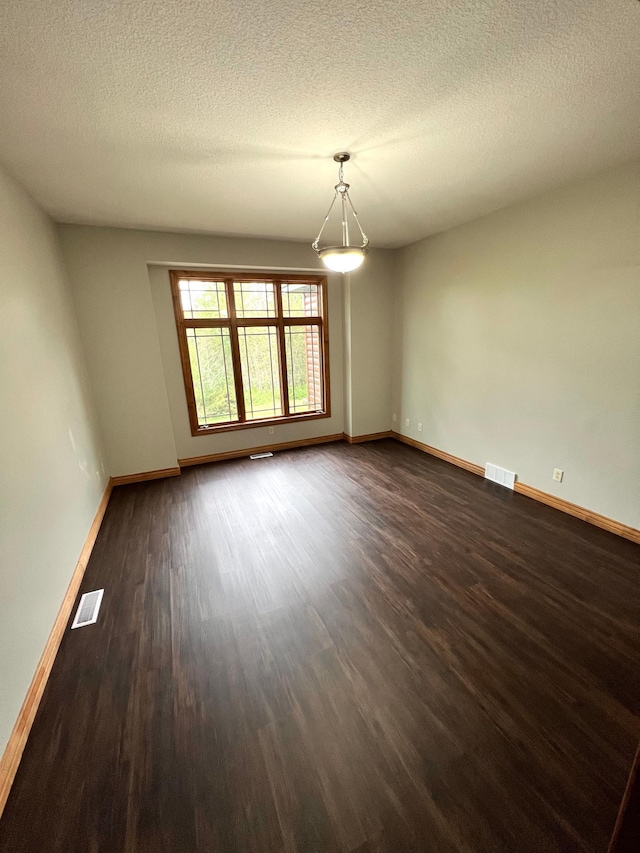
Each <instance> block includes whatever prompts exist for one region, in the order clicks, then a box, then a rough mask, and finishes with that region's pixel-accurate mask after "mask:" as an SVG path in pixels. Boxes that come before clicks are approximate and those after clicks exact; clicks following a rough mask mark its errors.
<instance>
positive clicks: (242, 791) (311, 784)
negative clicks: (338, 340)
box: [0, 440, 640, 853]
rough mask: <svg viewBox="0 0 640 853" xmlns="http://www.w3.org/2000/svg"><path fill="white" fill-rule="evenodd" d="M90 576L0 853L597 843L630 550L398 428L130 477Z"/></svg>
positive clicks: (628, 733) (621, 754) (624, 757)
mask: <svg viewBox="0 0 640 853" xmlns="http://www.w3.org/2000/svg"><path fill="white" fill-rule="evenodd" d="M102 587H104V588H105V596H104V599H103V604H102V609H101V612H100V617H99V620H98V622H97V623H96V624H95V625H92V626H89V627H88V628H83V629H80V630H78V631H73V632H70V631H67V632H66V634H65V636H64V637H63V640H62V644H61V646H60V651H59V654H58V657H57V659H56V662H55V665H54V667H53V671H52V674H51V678H50V680H49V683H48V685H47V687H46V690H45V693H44V696H43V699H42V703H41V705H40V709H39V711H38V715H37V717H36V720H35V723H34V726H33V729H32V733H31V736H30V738H29V741H28V743H27V747H26V749H25V753H24V757H23V760H22V763H21V766H20V769H19V771H18V774H17V777H16V781H15V784H14V787H13V789H12V791H11V794H10V797H9V800H8V803H7V806H6V809H5V814H4V817H3V818H2V820H1V821H0V851H2V853H9V851H10V853H33V851H36V850H37V851H43V853H63V851H64V853H76V851H77V853H87V851H90V853H113V851H124V853H134V851H135V853H151V851H154V853H155V851H160V850H161V851H163V853H189V851H210V850H211V851H213V850H215V851H217V853H218V851H219V853H227V852H228V853H244V851H255V853H258V851H259V852H260V853H285V851H286V852H287V853H289V851H291V853H294V851H305V853H308V852H309V851H323V853H324V852H325V851H344V853H383V852H386V853H391V852H392V851H393V853H398V852H399V851H414V850H416V851H417V850H424V851H434V853H435V851H437V853H443V851H445V853H446V852H447V851H450V853H460V851H466V852H467V853H478V852H479V851H489V850H490V851H492V853H513V851H516V850H517V851H519V853H541V851H553V853H566V851H582V853H604V851H605V850H606V849H607V843H608V839H609V837H610V835H611V832H612V829H613V826H614V822H615V818H616V814H617V810H618V805H619V802H620V799H621V797H622V794H623V791H624V787H625V782H626V778H627V774H628V771H629V767H630V765H631V762H632V759H633V755H634V752H635V746H636V743H637V741H638V739H639V738H640V547H639V546H637V545H634V544H633V543H631V542H627V541H625V540H622V539H618V538H616V537H614V536H612V535H611V534H608V533H606V532H604V531H601V530H598V529H596V528H593V527H591V526H589V525H587V524H585V523H583V522H581V521H579V520H577V519H574V518H571V517H569V516H566V515H563V514H562V513H559V512H557V511H555V510H553V509H551V508H549V507H546V506H544V505H541V504H538V503H536V502H534V501H531V500H529V499H528V498H526V497H524V496H521V495H517V494H513V493H512V492H509V491H508V490H504V489H501V488H500V487H498V486H496V485H495V484H492V483H488V482H485V481H483V480H481V479H480V478H478V477H476V476H474V475H472V474H468V473H467V472H465V471H462V470H460V469H457V468H454V467H452V466H451V465H448V464H447V463H445V462H442V461H440V460H438V459H435V458H431V457H428V456H425V455H424V454H421V453H420V452H418V451H416V450H413V449H412V448H409V447H406V446H404V445H400V444H397V443H395V442H393V441H391V440H383V441H378V442H373V443H371V444H360V445H352V446H348V445H340V444H334V445H327V446H318V447H314V448H308V449H300V450H291V451H286V452H282V453H278V454H276V455H275V456H274V457H272V458H269V459H264V460H260V461H251V460H248V459H247V460H236V461H229V462H224V463H217V464H213V465H202V466H194V467H192V468H189V469H187V470H185V472H184V473H183V475H182V476H181V477H179V478H172V479H167V480H156V481H150V482H147V483H140V484H135V485H127V486H119V487H117V488H116V489H114V492H113V496H112V499H111V502H110V505H109V507H108V510H107V513H106V516H105V519H104V523H103V526H102V529H101V531H100V534H99V536H98V539H97V542H96V545H95V548H94V552H93V555H92V558H91V561H90V563H89V566H88V568H87V571H86V574H85V578H84V581H83V586H82V590H81V592H85V591H88V590H90V589H95V588H102ZM639 849H640V846H639Z"/></svg>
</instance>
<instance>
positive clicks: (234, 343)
mask: <svg viewBox="0 0 640 853" xmlns="http://www.w3.org/2000/svg"><path fill="white" fill-rule="evenodd" d="M224 284H225V287H226V289H227V305H228V306H229V326H230V333H231V334H230V337H231V361H232V363H233V381H234V385H235V389H236V403H237V406H238V420H239V421H240V422H241V423H244V422H245V421H246V420H247V413H246V410H245V406H244V386H243V383H242V362H241V361H240V341H239V340H238V323H237V316H236V301H235V295H234V292H233V279H231V278H225V280H224Z"/></svg>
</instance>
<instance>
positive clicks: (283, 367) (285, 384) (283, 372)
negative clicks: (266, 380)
mask: <svg viewBox="0 0 640 853" xmlns="http://www.w3.org/2000/svg"><path fill="white" fill-rule="evenodd" d="M273 286H274V287H275V291H276V314H277V315H278V317H277V319H278V359H279V361H280V399H281V400H282V411H283V413H284V416H285V417H286V418H288V417H289V415H290V410H289V378H288V375H287V354H286V347H285V336H284V317H283V316H282V313H283V312H282V283H281V282H280V280H278V279H276V280H275V281H274V282H273Z"/></svg>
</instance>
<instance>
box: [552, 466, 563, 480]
mask: <svg viewBox="0 0 640 853" xmlns="http://www.w3.org/2000/svg"><path fill="white" fill-rule="evenodd" d="M563 476H564V471H562V470H561V469H560V468H554V469H553V479H554V480H555V481H556V483H561V482H562V478H563Z"/></svg>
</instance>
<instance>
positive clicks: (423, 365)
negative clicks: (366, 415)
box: [394, 163, 640, 527]
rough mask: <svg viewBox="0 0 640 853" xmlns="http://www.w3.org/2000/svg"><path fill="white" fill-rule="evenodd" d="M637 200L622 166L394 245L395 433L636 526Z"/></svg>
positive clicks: (639, 387) (633, 169) (639, 194)
mask: <svg viewBox="0 0 640 853" xmlns="http://www.w3.org/2000/svg"><path fill="white" fill-rule="evenodd" d="M639 203H640V164H638V163H633V164H630V165H627V166H625V167H621V168H618V169H616V170H613V171H610V172H607V173H605V174H601V175H599V176H596V177H594V178H591V179H589V180H587V181H582V182H580V183H576V184H573V185H571V186H568V187H565V188H563V189H560V190H557V191H555V192H553V193H549V194H547V195H545V196H543V197H540V198H538V199H535V200H532V201H529V202H527V203H525V204H521V205H518V206H514V207H511V208H508V209H506V210H502V211H499V212H497V213H494V214H492V215H490V216H486V217H484V218H482V219H479V220H477V221H475V222H472V223H469V224H467V225H464V226H461V227H459V228H455V229H453V230H451V231H448V232H446V233H443V234H440V235H437V236H435V237H433V238H430V239H427V240H423V241H421V242H419V243H416V244H414V245H412V246H409V247H407V248H406V249H404V250H402V252H401V260H400V275H401V279H402V287H401V292H400V294H399V299H398V303H397V317H396V365H395V394H394V411H395V412H396V414H397V416H398V419H399V420H398V427H399V428H400V430H401V431H402V432H403V433H405V434H406V435H409V436H412V437H414V438H416V439H418V440H421V441H423V442H425V443H427V444H431V445H433V446H435V447H437V448H440V449H442V450H445V451H447V452H449V453H452V454H454V455H456V456H460V457H462V458H464V459H467V460H470V461H472V462H475V463H477V464H480V465H484V464H485V463H486V462H493V463H495V464H497V465H500V466H503V467H505V468H508V469H510V470H513V471H516V472H517V474H518V477H519V479H520V480H521V481H523V482H525V483H528V484H530V485H532V486H535V487H536V488H539V489H543V490H544V491H546V492H550V493H552V494H555V495H558V496H559V497H562V498H564V499H566V500H568V501H571V502H573V503H576V504H579V505H581V506H584V507H588V508H589V509H592V510H595V511H596V512H599V513H603V514H604V515H607V516H610V517H612V518H614V519H617V520H619V521H621V522H623V523H626V524H629V525H631V526H633V527H640V268H639V262H640V241H639V225H640V216H639ZM405 418H409V419H410V426H409V428H407V427H405ZM418 422H422V423H423V425H424V427H423V431H422V432H421V433H419V432H418V429H417V424H418ZM554 468H562V469H564V471H565V477H564V482H563V483H561V484H559V483H555V482H554V481H553V480H552V479H551V475H552V472H553V469H554Z"/></svg>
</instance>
